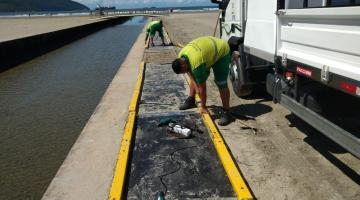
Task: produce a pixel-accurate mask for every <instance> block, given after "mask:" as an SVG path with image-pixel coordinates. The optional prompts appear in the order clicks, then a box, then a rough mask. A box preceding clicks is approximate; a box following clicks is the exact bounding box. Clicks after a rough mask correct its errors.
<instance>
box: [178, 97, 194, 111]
mask: <svg viewBox="0 0 360 200" xmlns="http://www.w3.org/2000/svg"><path fill="white" fill-rule="evenodd" d="M191 108H196V104H195V97H190V96H189V97H188V98H187V99H186V100H185V102H184V103H183V104H181V105H180V107H179V109H180V110H187V109H191Z"/></svg>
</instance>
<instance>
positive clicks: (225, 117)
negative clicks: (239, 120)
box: [218, 111, 233, 126]
mask: <svg viewBox="0 0 360 200" xmlns="http://www.w3.org/2000/svg"><path fill="white" fill-rule="evenodd" d="M232 120H233V119H232V117H231V114H230V112H229V111H224V112H223V113H221V117H220V119H219V121H218V124H219V125H220V126H226V125H228V124H230V123H231V122H232Z"/></svg>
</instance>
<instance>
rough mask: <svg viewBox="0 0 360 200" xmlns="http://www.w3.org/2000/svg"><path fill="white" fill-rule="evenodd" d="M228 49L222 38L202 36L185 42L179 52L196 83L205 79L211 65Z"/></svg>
mask: <svg viewBox="0 0 360 200" xmlns="http://www.w3.org/2000/svg"><path fill="white" fill-rule="evenodd" d="M229 51H230V48H229V45H228V44H227V43H226V42H225V41H224V40H222V39H219V38H216V37H211V36H204V37H199V38H197V39H195V40H193V41H191V42H190V43H189V44H187V45H186V46H185V47H184V48H183V49H182V50H181V51H180V53H179V58H181V57H185V58H186V59H187V60H188V61H189V64H190V67H191V72H192V74H193V76H194V78H195V81H196V82H197V83H198V84H203V83H205V81H206V80H207V78H208V76H209V74H210V69H211V67H212V66H213V65H214V64H215V63H216V62H217V61H218V60H219V59H221V58H223V57H224V56H225V55H226V54H228V53H229Z"/></svg>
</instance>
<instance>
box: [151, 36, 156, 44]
mask: <svg viewBox="0 0 360 200" xmlns="http://www.w3.org/2000/svg"><path fill="white" fill-rule="evenodd" d="M150 44H151V46H155V44H154V36H150Z"/></svg>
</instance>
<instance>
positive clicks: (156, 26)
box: [146, 21, 162, 36]
mask: <svg viewBox="0 0 360 200" xmlns="http://www.w3.org/2000/svg"><path fill="white" fill-rule="evenodd" d="M161 30H162V24H161V23H160V21H152V22H150V23H149V25H148V27H147V29H146V32H147V33H150V35H151V36H154V35H155V32H156V31H161Z"/></svg>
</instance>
